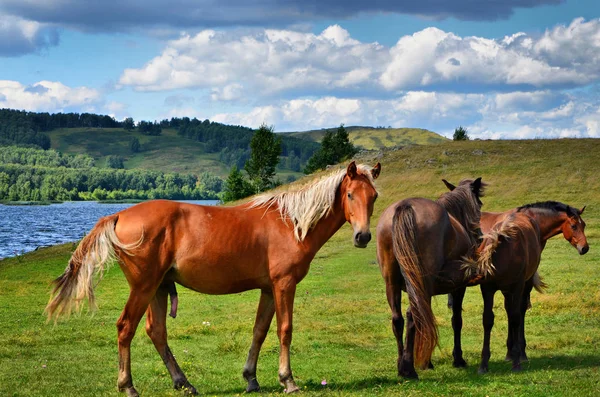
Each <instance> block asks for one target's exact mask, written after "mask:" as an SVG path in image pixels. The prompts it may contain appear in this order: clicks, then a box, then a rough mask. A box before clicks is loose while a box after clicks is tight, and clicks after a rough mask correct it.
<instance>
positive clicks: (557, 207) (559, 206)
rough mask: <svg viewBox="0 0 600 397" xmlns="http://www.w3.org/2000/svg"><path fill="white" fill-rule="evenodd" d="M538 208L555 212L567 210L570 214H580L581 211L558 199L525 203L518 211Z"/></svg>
mask: <svg viewBox="0 0 600 397" xmlns="http://www.w3.org/2000/svg"><path fill="white" fill-rule="evenodd" d="M536 208H539V209H543V210H549V211H554V212H565V213H566V214H567V215H568V216H575V217H577V216H579V211H578V210H577V209H575V208H573V207H571V206H570V205H567V204H563V203H560V202H558V201H540V202H537V203H531V204H525V205H522V206H520V207H519V208H517V212H521V211H524V210H528V209H536Z"/></svg>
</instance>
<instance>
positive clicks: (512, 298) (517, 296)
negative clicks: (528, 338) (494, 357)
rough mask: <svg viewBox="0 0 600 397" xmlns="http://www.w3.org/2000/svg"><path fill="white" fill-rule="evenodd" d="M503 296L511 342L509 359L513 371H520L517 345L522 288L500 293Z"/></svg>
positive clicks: (518, 345) (519, 348) (519, 352)
mask: <svg viewBox="0 0 600 397" xmlns="http://www.w3.org/2000/svg"><path fill="white" fill-rule="evenodd" d="M502 293H503V294H504V309H505V310H506V315H507V316H508V333H509V338H510V339H511V340H512V346H511V348H510V351H509V353H510V357H511V360H512V369H513V371H520V370H521V359H520V358H521V347H520V343H519V328H520V327H521V297H522V294H523V286H522V285H521V286H520V288H515V289H513V290H512V291H510V292H504V291H503V292H502Z"/></svg>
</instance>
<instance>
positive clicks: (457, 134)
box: [453, 126, 469, 141]
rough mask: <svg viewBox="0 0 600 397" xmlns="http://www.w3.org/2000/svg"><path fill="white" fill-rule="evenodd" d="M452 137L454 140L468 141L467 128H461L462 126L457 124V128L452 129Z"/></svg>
mask: <svg viewBox="0 0 600 397" xmlns="http://www.w3.org/2000/svg"><path fill="white" fill-rule="evenodd" d="M453 139H454V140H455V141H468V140H469V135H468V134H467V129H466V128H463V127H462V126H458V128H456V129H455V130H454V136H453Z"/></svg>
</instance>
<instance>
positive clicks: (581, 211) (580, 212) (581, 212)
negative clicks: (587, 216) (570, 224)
mask: <svg viewBox="0 0 600 397" xmlns="http://www.w3.org/2000/svg"><path fill="white" fill-rule="evenodd" d="M585 207H587V205H584V206H583V208H582V209H580V210H579V216H581V214H583V211H585Z"/></svg>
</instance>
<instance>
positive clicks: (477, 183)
mask: <svg viewBox="0 0 600 397" xmlns="http://www.w3.org/2000/svg"><path fill="white" fill-rule="evenodd" d="M481 185H482V184H481V177H479V178H477V179H475V180H474V181H473V183H471V190H472V191H473V193H475V195H476V196H477V197H479V196H480V195H481Z"/></svg>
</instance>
